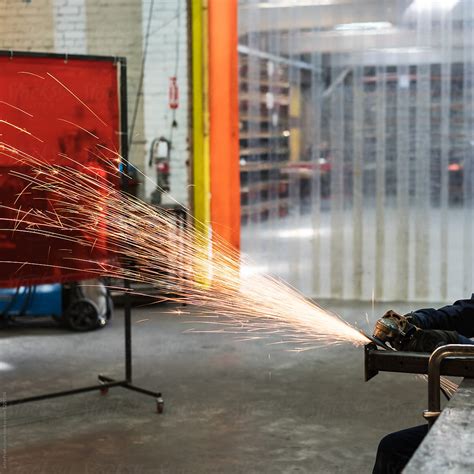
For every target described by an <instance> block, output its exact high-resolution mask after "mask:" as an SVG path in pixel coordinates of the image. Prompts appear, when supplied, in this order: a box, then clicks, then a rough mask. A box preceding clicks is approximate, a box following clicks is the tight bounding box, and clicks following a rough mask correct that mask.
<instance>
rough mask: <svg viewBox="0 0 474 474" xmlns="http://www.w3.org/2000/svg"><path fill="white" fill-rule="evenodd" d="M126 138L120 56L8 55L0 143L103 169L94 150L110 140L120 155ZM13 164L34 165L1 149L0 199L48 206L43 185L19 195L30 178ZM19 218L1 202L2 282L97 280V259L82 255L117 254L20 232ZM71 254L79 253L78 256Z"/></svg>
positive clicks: (0, 60) (2, 74) (0, 82)
mask: <svg viewBox="0 0 474 474" xmlns="http://www.w3.org/2000/svg"><path fill="white" fill-rule="evenodd" d="M22 129H23V130H27V131H28V132H29V133H31V135H30V134H29V133H25V131H23V130H22ZM94 136H95V137H98V138H94ZM119 137H120V108H119V86H118V72H117V65H116V64H115V62H114V61H107V60H92V59H91V60H89V59H76V58H69V59H67V60H65V58H64V57H58V56H51V57H36V56H15V55H14V54H13V56H12V57H10V56H3V57H0V144H1V143H4V144H6V145H9V146H14V147H16V148H18V149H19V150H21V151H22V152H25V153H28V154H30V155H33V156H35V157H38V158H41V159H42V160H45V161H47V162H49V163H54V164H59V165H67V166H70V165H71V161H70V160H68V159H67V158H64V156H65V155H67V156H69V157H73V158H74V159H75V160H77V161H79V162H80V163H83V164H86V165H88V163H90V164H91V166H94V167H95V168H97V166H102V167H108V166H111V165H106V164H104V162H102V161H101V162H100V163H99V164H98V163H97V160H95V159H94V157H93V155H92V154H91V153H90V150H91V148H92V147H94V146H97V144H100V145H103V147H102V150H107V149H108V150H110V151H108V152H107V153H110V154H111V158H112V157H113V154H114V151H115V152H120V144H119ZM104 147H105V148H104ZM12 170H19V171H22V172H25V171H27V172H28V171H31V169H30V168H28V167H25V165H24V164H21V163H19V162H18V160H16V159H13V158H11V157H8V156H5V155H4V154H1V153H0V204H2V205H4V206H9V207H14V208H18V207H19V206H21V208H22V209H23V210H24V209H27V208H31V207H32V206H35V207H40V206H45V205H48V204H45V202H47V200H45V199H44V197H45V196H44V193H45V191H42V192H41V193H42V194H43V195H42V196H41V199H37V200H35V199H34V198H35V193H36V194H38V193H40V191H33V192H28V193H27V194H26V193H25V194H24V195H22V196H21V197H20V199H17V198H18V195H19V193H21V191H22V190H23V189H24V187H25V182H24V181H23V180H21V179H20V178H16V177H14V176H12V175H11V171H12ZM103 171H104V173H103V175H104V176H105V175H107V176H108V178H107V179H108V180H109V181H110V180H112V183H109V184H112V185H113V186H118V184H119V179H118V177H117V178H110V177H109V175H108V174H107V173H106V172H109V171H110V170H108V169H104V170H103ZM115 171H116V170H115ZM115 176H117V173H115ZM12 217H15V212H14V211H8V210H5V209H1V208H0V219H1V218H3V219H5V218H7V220H1V221H0V222H1V225H0V228H1V229H0V287H12V286H17V285H25V284H38V283H51V282H61V281H71V280H81V279H85V278H90V277H91V276H93V275H92V274H91V273H90V271H89V270H90V269H91V264H90V263H84V264H81V263H78V262H79V261H80V260H81V259H84V260H89V261H90V260H93V261H94V262H97V263H99V262H101V263H103V262H105V261H110V259H111V257H110V255H109V252H108V251H107V250H103V249H101V250H98V249H94V250H93V251H91V250H90V249H87V248H85V247H84V246H80V245H78V244H75V243H72V242H67V241H64V240H61V239H55V238H47V237H44V236H37V235H33V234H28V233H23V232H13V227H14V223H10V224H9V221H8V219H9V218H12ZM104 238H105V236H104ZM105 241H106V238H105ZM71 255H72V256H74V257H76V258H75V259H73V260H71V259H70V256H71ZM66 256H67V257H66ZM66 260H67V261H66ZM7 262H10V263H7ZM11 262H19V263H11ZM72 262H74V263H72ZM24 263H26V265H25V264H24ZM67 267H69V268H67ZM86 269H87V270H86Z"/></svg>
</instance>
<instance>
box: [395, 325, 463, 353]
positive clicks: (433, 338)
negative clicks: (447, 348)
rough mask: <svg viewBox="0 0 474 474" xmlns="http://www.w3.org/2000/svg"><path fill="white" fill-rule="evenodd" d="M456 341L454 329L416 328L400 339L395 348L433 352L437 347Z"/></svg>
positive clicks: (456, 335) (456, 336) (456, 334)
mask: <svg viewBox="0 0 474 474" xmlns="http://www.w3.org/2000/svg"><path fill="white" fill-rule="evenodd" d="M457 343H458V333H457V332H456V331H442V330H441V329H418V328H416V330H415V332H414V333H413V334H412V336H411V337H410V338H409V339H407V340H405V341H402V342H401V344H400V345H399V347H396V349H397V350H399V351H410V352H433V351H434V350H435V349H436V348H437V347H440V346H444V345H446V344H457Z"/></svg>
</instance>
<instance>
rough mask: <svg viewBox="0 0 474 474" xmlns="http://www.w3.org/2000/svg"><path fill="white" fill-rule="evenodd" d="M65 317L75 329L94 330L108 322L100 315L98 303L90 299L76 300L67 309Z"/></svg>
mask: <svg viewBox="0 0 474 474" xmlns="http://www.w3.org/2000/svg"><path fill="white" fill-rule="evenodd" d="M64 319H65V321H66V323H67V325H68V326H69V328H70V329H72V330H73V331H92V330H93V329H99V328H102V327H104V326H105V325H106V324H107V319H106V318H104V317H99V311H98V309H97V307H96V305H95V304H94V303H93V302H92V301H89V300H76V301H74V303H72V304H71V306H70V307H69V308H68V309H67V311H66V313H65V314H64Z"/></svg>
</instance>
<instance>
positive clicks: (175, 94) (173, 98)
mask: <svg viewBox="0 0 474 474" xmlns="http://www.w3.org/2000/svg"><path fill="white" fill-rule="evenodd" d="M168 98H169V105H170V109H177V108H178V107H179V90H178V83H177V79H176V76H172V77H170V87H169V91H168Z"/></svg>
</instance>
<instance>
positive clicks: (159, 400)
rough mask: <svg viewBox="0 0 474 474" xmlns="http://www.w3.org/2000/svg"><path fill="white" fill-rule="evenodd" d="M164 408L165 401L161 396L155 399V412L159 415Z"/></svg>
mask: <svg viewBox="0 0 474 474" xmlns="http://www.w3.org/2000/svg"><path fill="white" fill-rule="evenodd" d="M164 409H165V402H164V400H163V398H162V397H161V396H159V397H158V398H157V399H156V412H157V413H159V414H160V415H161V413H163V411H164Z"/></svg>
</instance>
